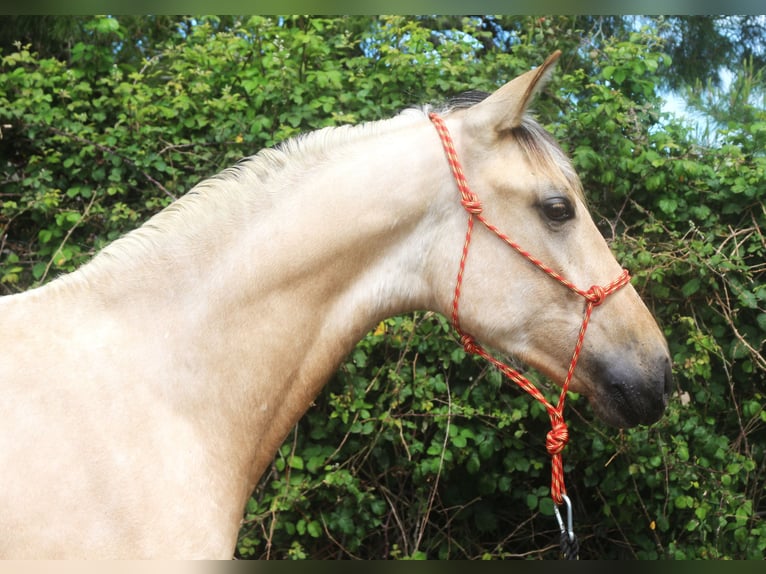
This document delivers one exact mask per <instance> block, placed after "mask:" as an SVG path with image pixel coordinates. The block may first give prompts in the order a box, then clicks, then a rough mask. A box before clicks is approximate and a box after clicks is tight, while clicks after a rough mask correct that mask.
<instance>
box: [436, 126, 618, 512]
mask: <svg viewBox="0 0 766 574" xmlns="http://www.w3.org/2000/svg"><path fill="white" fill-rule="evenodd" d="M429 118H430V120H431V122H432V123H433V125H434V127H435V128H436V131H437V132H438V133H439V137H440V138H441V142H442V146H443V148H444V153H445V155H446V156H447V161H448V162H449V165H450V169H451V170H452V175H453V177H454V179H455V183H456V184H457V187H458V190H459V191H460V203H461V204H462V205H463V208H464V209H465V210H466V211H467V212H468V230H467V231H466V234H465V242H464V243H463V253H462V256H461V258H460V267H459V269H458V273H457V280H456V282H455V292H454V296H453V299H452V325H453V327H454V328H455V331H457V333H458V336H459V337H460V344H461V345H463V348H464V349H465V350H466V352H468V353H470V354H474V355H479V356H480V357H482V358H484V359H485V360H487V361H489V362H490V363H491V364H493V365H494V366H495V367H497V368H498V369H499V370H500V371H501V372H502V373H503V374H504V375H505V376H506V377H507V378H508V379H510V380H512V381H513V382H515V383H516V384H517V385H518V386H520V387H521V388H522V389H524V390H525V391H526V392H527V393H529V394H530V395H532V397H534V398H535V399H537V400H538V401H539V402H540V403H541V404H542V405H543V406H544V407H545V409H546V411H547V412H548V416H549V418H550V422H551V430H550V431H549V432H548V434H547V437H546V441H545V446H546V449H547V450H548V453H549V454H550V455H551V498H553V502H555V503H556V505H557V506H560V505H562V504H564V502H565V501H566V502H567V507H568V511H569V515H570V519H571V504H570V503H569V499H568V497H567V496H566V487H565V486H564V466H563V462H562V457H561V453H562V451H563V450H564V447H565V446H566V444H567V441H568V440H569V429H568V428H567V425H566V422H565V421H564V401H565V399H566V394H567V391H568V389H569V383H570V381H571V380H572V377H573V376H574V371H575V367H576V366H577V360H578V359H579V357H580V352H581V351H582V347H583V343H584V341H585V331H586V330H587V328H588V323H589V322H590V316H591V313H592V311H593V308H594V307H597V306H599V305H601V304H602V303H603V302H604V300H605V299H606V298H607V296H609V295H611V294H612V293H614V292H615V291H618V290H619V289H621V288H622V287H624V286H625V285H627V284H628V283H629V282H630V274H629V273H628V271H627V270H626V269H623V270H622V273H621V274H620V275H619V276H618V277H617V279H615V280H614V281H612V282H611V283H609V284H608V285H604V286H600V285H593V286H592V287H590V288H589V289H587V290H583V289H580V288H578V287H577V286H576V285H575V284H574V283H572V282H571V281H569V280H567V279H566V278H564V277H563V276H562V275H560V274H559V273H557V272H556V271H554V270H553V269H551V268H550V267H549V266H547V265H545V264H544V263H543V262H542V261H540V260H539V259H537V258H536V257H534V256H533V255H532V254H531V253H529V252H528V251H525V250H524V249H522V248H521V246H520V245H519V244H518V243H516V242H515V241H513V240H512V239H511V238H510V237H508V236H507V235H506V234H504V233H503V232H502V231H500V229H499V228H497V227H496V226H494V225H492V224H491V223H490V222H489V221H487V219H486V218H485V217H484V215H483V214H482V211H483V208H482V204H481V200H480V199H479V197H478V196H477V195H476V194H475V193H474V192H473V191H472V190H471V188H470V187H469V186H468V181H467V180H466V178H465V174H464V173H463V168H462V166H461V165H460V161H459V160H458V157H457V152H456V151H455V144H454V142H453V141H452V136H450V133H449V130H448V129H447V126H446V124H445V123H444V120H443V119H442V118H441V117H440V116H439V115H438V114H435V113H431V114H429ZM474 220H479V221H480V222H481V223H482V224H483V225H484V226H485V227H486V228H487V229H489V230H490V231H491V232H492V233H494V234H495V235H496V236H497V237H499V238H500V239H501V240H502V241H503V242H505V243H506V244H507V245H508V246H510V247H511V248H513V249H514V250H515V251H517V252H518V253H519V254H520V255H521V256H523V257H524V258H525V259H527V260H528V261H530V262H531V263H532V264H533V265H535V266H536V267H537V268H538V269H540V270H541V271H543V272H544V273H545V274H546V275H548V276H549V277H551V278H553V279H555V280H556V281H558V282H559V283H561V284H562V285H564V287H566V288H567V289H569V290H570V291H573V292H574V293H577V294H578V295H580V296H581V297H583V298H584V299H585V311H584V314H583V319H582V324H581V326H580V333H579V335H578V336H577V342H576V344H575V348H574V352H573V353H572V359H571V361H570V363H569V370H568V371H567V375H566V378H565V379H564V382H563V384H562V385H561V394H560V395H559V399H558V403H557V404H556V405H555V406H554V405H553V404H551V403H550V402H549V401H548V400H547V399H546V398H545V396H543V394H542V393H541V392H540V391H539V390H538V389H537V387H535V386H534V385H533V384H532V383H531V382H530V381H529V380H528V379H527V378H526V377H525V376H524V375H522V374H521V373H520V372H519V371H517V370H516V369H513V368H512V367H510V366H509V365H506V364H505V363H503V362H502V361H499V360H498V359H496V358H495V357H494V356H492V355H491V354H490V353H488V352H487V351H486V350H485V349H484V348H483V347H482V346H481V345H480V344H479V343H478V342H477V341H476V339H474V338H473V337H472V336H471V335H470V334H468V333H466V332H464V331H463V329H462V328H461V327H460V316H459V312H458V308H459V303H460V292H461V290H462V286H463V274H464V272H465V263H466V260H467V258H468V251H469V248H470V245H471V236H472V233H473V226H474ZM556 510H557V514H558V509H556ZM570 522H571V520H570Z"/></svg>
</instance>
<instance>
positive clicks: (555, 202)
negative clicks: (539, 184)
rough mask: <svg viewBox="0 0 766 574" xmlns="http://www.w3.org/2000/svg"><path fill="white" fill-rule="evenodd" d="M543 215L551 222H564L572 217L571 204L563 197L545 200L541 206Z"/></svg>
mask: <svg viewBox="0 0 766 574" xmlns="http://www.w3.org/2000/svg"><path fill="white" fill-rule="evenodd" d="M542 208H543V213H544V214H545V217H547V218H548V219H550V220H551V221H566V220H567V219H572V217H574V210H573V209H572V204H570V203H569V200H568V199H566V198H565V197H552V198H550V199H546V200H545V201H544V202H543V204H542Z"/></svg>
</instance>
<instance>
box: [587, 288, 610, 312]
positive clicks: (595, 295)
mask: <svg viewBox="0 0 766 574" xmlns="http://www.w3.org/2000/svg"><path fill="white" fill-rule="evenodd" d="M606 295H607V293H606V289H604V288H603V287H601V286H600V285H593V286H591V288H590V289H588V291H586V293H585V298H586V299H587V300H588V301H590V303H591V304H592V305H593V306H594V307H598V306H599V305H601V303H603V302H604V299H606Z"/></svg>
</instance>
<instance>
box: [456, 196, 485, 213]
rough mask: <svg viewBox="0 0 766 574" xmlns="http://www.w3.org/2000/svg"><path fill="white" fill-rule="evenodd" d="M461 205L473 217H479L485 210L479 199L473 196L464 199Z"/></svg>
mask: <svg viewBox="0 0 766 574" xmlns="http://www.w3.org/2000/svg"><path fill="white" fill-rule="evenodd" d="M460 203H461V205H462V206H463V207H464V208H465V210H466V211H467V212H468V213H471V214H473V215H479V214H480V213H481V210H482V209H484V207H483V206H482V205H481V201H480V200H479V198H478V197H476V196H475V195H473V194H471V195H469V196H465V197H463V198H462V199H461V200H460Z"/></svg>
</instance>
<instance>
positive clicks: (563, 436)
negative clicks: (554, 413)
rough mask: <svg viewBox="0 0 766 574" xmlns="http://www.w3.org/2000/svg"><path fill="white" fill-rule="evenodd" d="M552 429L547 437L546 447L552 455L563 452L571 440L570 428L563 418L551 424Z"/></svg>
mask: <svg viewBox="0 0 766 574" xmlns="http://www.w3.org/2000/svg"><path fill="white" fill-rule="evenodd" d="M551 427H552V428H551V430H549V431H548V434H547V435H546V437H545V448H547V449H548V454H550V455H551V456H554V455H557V454H561V451H563V450H564V447H565V446H566V445H567V442H569V429H568V428H567V424H566V423H565V422H564V420H563V419H559V420H557V421H556V422H554V423H553V424H552V425H551Z"/></svg>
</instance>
